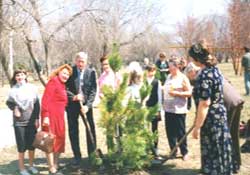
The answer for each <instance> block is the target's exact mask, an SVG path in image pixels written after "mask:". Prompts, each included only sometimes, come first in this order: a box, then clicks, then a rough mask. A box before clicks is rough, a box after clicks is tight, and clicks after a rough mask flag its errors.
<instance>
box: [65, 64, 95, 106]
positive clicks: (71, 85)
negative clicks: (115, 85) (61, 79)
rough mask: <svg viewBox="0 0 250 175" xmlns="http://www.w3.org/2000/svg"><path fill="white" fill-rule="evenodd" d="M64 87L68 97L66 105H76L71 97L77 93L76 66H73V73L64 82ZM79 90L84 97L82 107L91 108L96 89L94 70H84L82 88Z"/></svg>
mask: <svg viewBox="0 0 250 175" xmlns="http://www.w3.org/2000/svg"><path fill="white" fill-rule="evenodd" d="M66 87H67V93H68V97H69V101H68V105H71V104H72V103H77V102H74V101H72V98H73V95H76V94H78V92H79V80H78V70H77V67H76V66H73V73H72V75H71V76H70V77H69V79H68V81H67V82H66ZM81 88H82V92H83V95H84V100H83V105H87V106H88V107H89V108H92V104H93V102H94V100H95V96H96V89H97V85H96V72H95V70H94V69H92V68H89V67H87V68H85V70H84V75H83V86H82V87H81Z"/></svg>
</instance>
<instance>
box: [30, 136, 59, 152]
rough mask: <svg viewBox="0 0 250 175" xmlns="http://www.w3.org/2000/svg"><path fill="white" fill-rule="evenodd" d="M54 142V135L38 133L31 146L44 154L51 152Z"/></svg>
mask: <svg viewBox="0 0 250 175" xmlns="http://www.w3.org/2000/svg"><path fill="white" fill-rule="evenodd" d="M54 140H55V135H54V134H52V133H51V132H46V131H38V132H37V133H36V136H35V139H34V141H33V144H32V145H33V147H35V148H38V149H40V150H42V151H44V152H46V153H51V152H53V145H54Z"/></svg>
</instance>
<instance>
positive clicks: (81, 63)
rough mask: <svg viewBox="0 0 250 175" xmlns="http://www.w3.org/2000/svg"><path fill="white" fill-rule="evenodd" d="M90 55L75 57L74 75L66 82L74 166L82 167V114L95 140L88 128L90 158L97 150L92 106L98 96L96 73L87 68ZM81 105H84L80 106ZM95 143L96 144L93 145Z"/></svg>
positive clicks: (82, 54)
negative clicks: (81, 113) (80, 125)
mask: <svg viewBox="0 0 250 175" xmlns="http://www.w3.org/2000/svg"><path fill="white" fill-rule="evenodd" d="M87 60H88V55H87V53H85V52H79V53H77V54H76V57H75V65H74V66H73V67H72V69H73V73H72V75H71V76H70V78H69V79H68V81H67V82H66V87H67V93H68V106H67V108H66V111H67V117H68V129H69V138H70V143H71V148H72V151H73V154H74V160H73V162H72V165H73V166H75V167H79V166H80V162H81V157H82V156H81V151H80V143H79V123H78V118H79V115H80V112H81V111H82V112H84V113H85V114H86V116H87V122H88V125H89V127H90V131H91V133H92V135H93V140H94V141H93V140H91V136H90V134H89V132H88V131H87V128H86V136H87V149H88V156H90V154H91V153H93V152H94V151H95V149H96V133H95V123H94V119H93V109H92V104H93V102H94V99H95V96H96V89H97V85H96V72H95V70H94V69H92V68H90V67H88V66H87ZM80 103H81V104H82V105H80ZM93 142H94V143H93Z"/></svg>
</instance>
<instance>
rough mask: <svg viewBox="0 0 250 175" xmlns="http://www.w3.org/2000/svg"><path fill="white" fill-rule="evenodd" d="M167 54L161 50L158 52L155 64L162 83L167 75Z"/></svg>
mask: <svg viewBox="0 0 250 175" xmlns="http://www.w3.org/2000/svg"><path fill="white" fill-rule="evenodd" d="M166 57H167V55H166V53H165V52H161V53H160V54H159V59H157V60H156V62H155V65H156V67H157V69H158V72H159V74H160V77H159V80H160V81H161V84H162V85H163V84H164V83H165V80H166V78H167V75H168V74H169V70H168V68H169V66H168V61H167V59H166Z"/></svg>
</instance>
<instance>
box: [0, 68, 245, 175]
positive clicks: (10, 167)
mask: <svg viewBox="0 0 250 175" xmlns="http://www.w3.org/2000/svg"><path fill="white" fill-rule="evenodd" d="M219 67H220V69H221V71H222V72H223V74H224V75H225V76H226V77H227V78H228V79H229V80H230V81H231V82H232V84H233V85H234V86H235V87H236V88H237V89H238V91H239V93H240V94H241V95H242V97H243V99H244V100H245V104H244V108H243V110H242V115H241V120H244V121H246V120H248V119H249V116H250V97H246V96H244V93H245V89H244V81H243V76H235V75H234V71H233V68H232V65H231V63H223V64H220V65H219ZM8 88H9V87H8V86H6V87H5V88H1V90H0V94H1V96H0V109H1V108H3V107H4V108H5V105H4V98H5V96H6V92H7V90H8ZM39 89H40V92H42V90H43V88H42V87H41V86H40V87H39ZM94 116H95V121H96V124H97V146H98V148H101V150H102V151H103V152H104V153H106V152H107V151H106V145H105V137H104V135H103V130H102V129H101V128H99V127H98V119H99V113H98V109H95V115H94ZM193 121H194V109H193V110H192V111H191V112H190V113H189V114H188V117H187V129H188V128H189V127H190V126H191V125H192V123H193ZM80 123H81V122H80ZM80 131H81V133H80V138H81V139H80V144H81V150H82V155H83V157H84V159H83V161H82V169H81V171H76V170H74V169H70V168H66V169H65V170H63V171H64V173H65V174H67V175H73V174H86V175H88V174H90V175H98V174H107V175H108V174H110V173H103V172H101V171H100V170H98V169H95V168H93V167H91V166H90V165H89V163H88V159H87V151H86V139H85V128H84V126H83V124H82V123H81V124H80ZM1 132H4V131H1ZM159 138H160V139H159V153H160V154H161V155H167V154H168V153H169V151H170V150H169V146H168V143H167V137H166V133H165V129H164V121H161V122H160V123H159ZM1 139H4V138H1ZM240 142H241V144H242V143H243V142H244V139H241V140H240ZM188 149H189V153H190V154H189V155H190V160H189V161H185V162H184V161H183V160H182V159H181V157H179V158H177V159H173V160H168V161H167V162H165V164H164V165H162V166H155V167H152V168H151V169H148V170H144V171H140V172H133V173H130V174H133V175H149V174H150V175H195V174H197V173H198V171H199V168H200V147H199V140H194V139H193V138H192V137H191V136H190V135H189V136H188ZM0 154H1V156H0V174H1V175H2V174H4V175H7V174H8V175H15V174H18V173H17V152H16V148H15V146H13V147H9V148H4V149H2V150H0ZM241 156H242V166H241V171H240V173H239V175H250V171H249V169H250V163H249V162H250V153H247V154H246V153H245V154H242V155H241ZM36 157H37V159H36V161H35V163H36V165H37V167H38V169H39V170H40V171H41V175H46V174H48V171H47V163H46V159H45V155H44V153H42V152H41V151H39V150H38V151H37V152H36ZM71 157H72V153H71V148H70V144H69V140H68V137H67V139H66V152H65V153H64V154H62V156H61V162H62V163H65V164H67V163H69V162H70V160H71ZM26 161H27V160H26Z"/></svg>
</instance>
